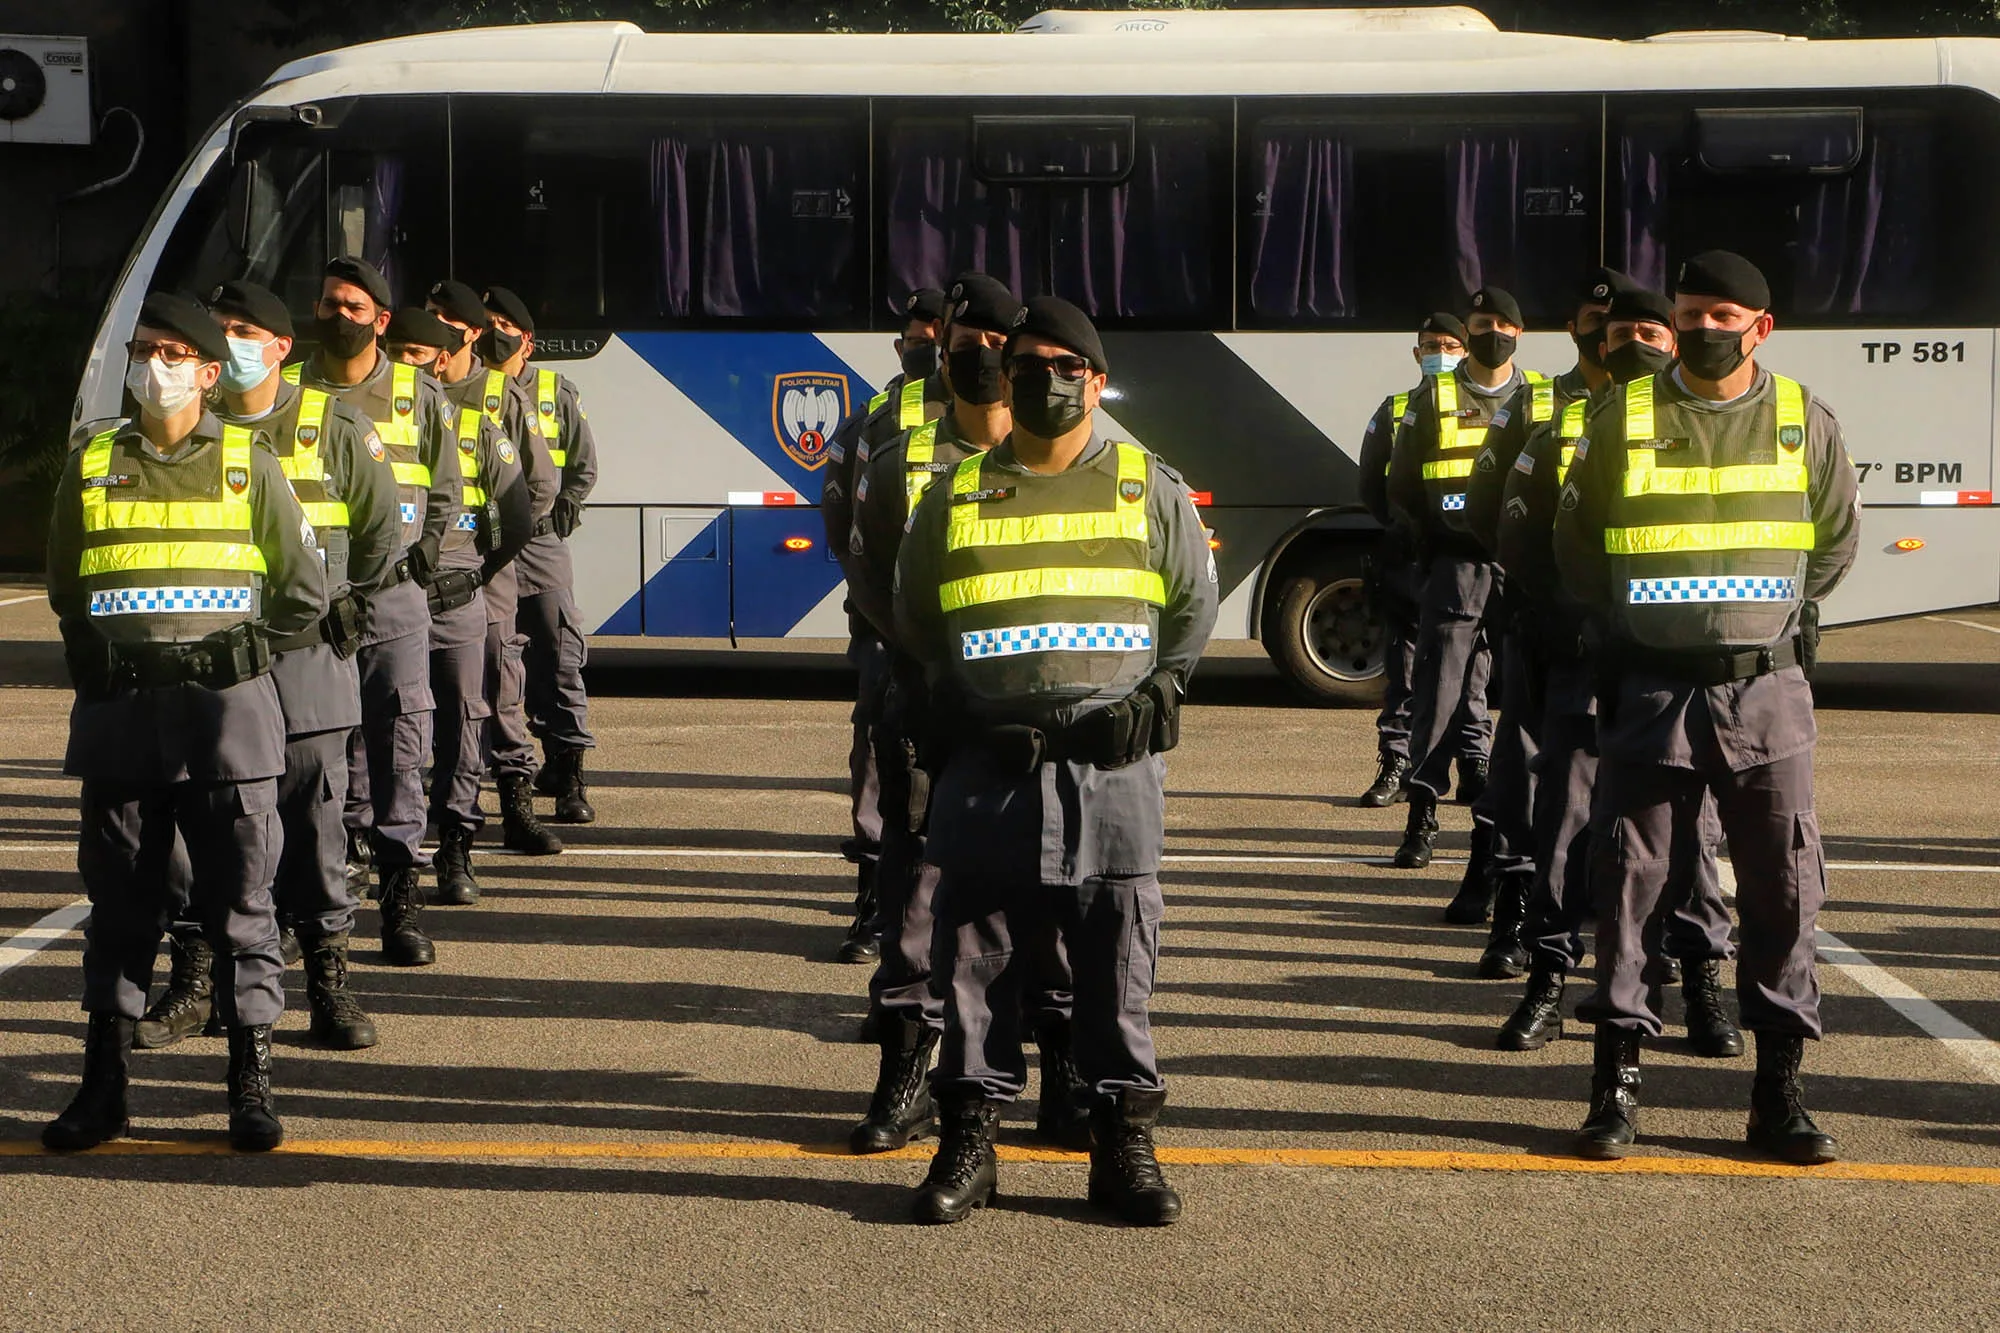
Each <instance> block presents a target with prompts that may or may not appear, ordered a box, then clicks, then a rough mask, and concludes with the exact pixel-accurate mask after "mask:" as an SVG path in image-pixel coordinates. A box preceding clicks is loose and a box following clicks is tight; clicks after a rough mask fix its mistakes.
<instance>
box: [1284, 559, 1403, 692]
mask: <svg viewBox="0 0 2000 1333" xmlns="http://www.w3.org/2000/svg"><path fill="white" fill-rule="evenodd" d="M1303 628H1304V631H1305V632H1304V633H1303V634H1302V635H1301V636H1300V637H1301V638H1302V639H1303V640H1304V642H1305V649H1306V656H1307V657H1308V658H1310V659H1311V660H1312V664H1313V665H1314V666H1315V667H1317V668H1318V669H1319V670H1321V671H1323V672H1325V673H1326V674H1327V675H1329V676H1332V677H1333V678H1334V679H1336V680H1343V681H1362V680H1368V679H1370V678H1371V677H1374V676H1378V675H1380V674H1381V673H1382V657H1383V653H1384V650H1385V648H1386V647H1387V643H1386V638H1385V635H1384V632H1383V626H1382V622H1381V621H1379V620H1377V619H1376V618H1375V617H1374V616H1373V615H1371V614H1370V613H1369V607H1368V594H1367V589H1366V588H1364V587H1363V586H1362V582H1361V580H1360V579H1338V580H1335V581H1334V582H1332V583H1326V584H1322V585H1321V586H1320V587H1319V589H1318V590H1317V591H1315V592H1314V593H1313V595H1312V600H1310V601H1308V602H1307V603H1306V609H1305V624H1304V627H1303Z"/></svg>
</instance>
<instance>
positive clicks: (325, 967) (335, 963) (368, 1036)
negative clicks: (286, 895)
mask: <svg viewBox="0 0 2000 1333" xmlns="http://www.w3.org/2000/svg"><path fill="white" fill-rule="evenodd" d="M306 1007H307V1008H309V1009H311V1010H312V1028H311V1034H312V1036H313V1038H314V1039H315V1040H317V1041H319V1042H321V1043H322V1044H324V1045H326V1046H330V1047H332V1048H333V1049H334V1050H336V1051H359V1050H365V1049H366V1048H367V1047H370V1046H373V1045H374V1044H375V1041H376V1037H375V1023H374V1021H373V1020H372V1019H370V1018H369V1017H368V1015H367V1014H365V1013H363V1012H362V1009H361V1005H360V1003H359V1002H358V1001H356V1000H355V998H354V995H353V992H351V991H349V990H348V989H347V936H346V935H345V934H340V935H320V936H316V937H314V938H312V939H311V940H309V941H308V942H307V945H306Z"/></svg>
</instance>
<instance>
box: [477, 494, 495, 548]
mask: <svg viewBox="0 0 2000 1333" xmlns="http://www.w3.org/2000/svg"><path fill="white" fill-rule="evenodd" d="M499 544H500V502H499V501H497V500H494V499H492V498H491V497H488V499H487V501H486V503H485V504H483V505H481V506H480V507H479V521H478V523H477V524H475V525H474V527H473V532H472V549H473V550H475V551H477V552H479V554H481V555H486V554H489V553H490V552H491V551H492V550H493V548H494V547H496V546H498V545H499Z"/></svg>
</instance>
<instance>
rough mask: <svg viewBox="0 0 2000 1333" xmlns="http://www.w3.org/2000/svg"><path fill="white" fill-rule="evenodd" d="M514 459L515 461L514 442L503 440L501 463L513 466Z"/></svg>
mask: <svg viewBox="0 0 2000 1333" xmlns="http://www.w3.org/2000/svg"><path fill="white" fill-rule="evenodd" d="M514 459H515V453H514V442H513V441H512V440H507V439H502V440H501V441H500V461H501V462H503V463H506V464H508V465H510V466H511V465H512V464H513V462H514Z"/></svg>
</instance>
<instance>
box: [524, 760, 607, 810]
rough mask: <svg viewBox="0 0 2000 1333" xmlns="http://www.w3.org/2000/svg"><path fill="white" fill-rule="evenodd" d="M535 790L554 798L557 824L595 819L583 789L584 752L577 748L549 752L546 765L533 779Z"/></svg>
mask: <svg viewBox="0 0 2000 1333" xmlns="http://www.w3.org/2000/svg"><path fill="white" fill-rule="evenodd" d="M535 789H536V790H537V791H541V792H545V793H547V794H548V795H550V796H553V797H555V798H556V814H555V819H556V823H558V824H588V823H591V822H592V821H594V820H595V819H596V818H597V811H595V810H593V809H592V808H591V806H590V797H589V796H588V794H587V793H586V792H585V790H584V786H583V751H582V750H581V749H580V748H578V747H576V746H572V745H565V746H562V747H560V748H558V749H553V750H551V751H550V752H549V761H548V763H546V764H544V765H543V766H542V771H541V773H539V774H538V775H537V776H536V778H535Z"/></svg>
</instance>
